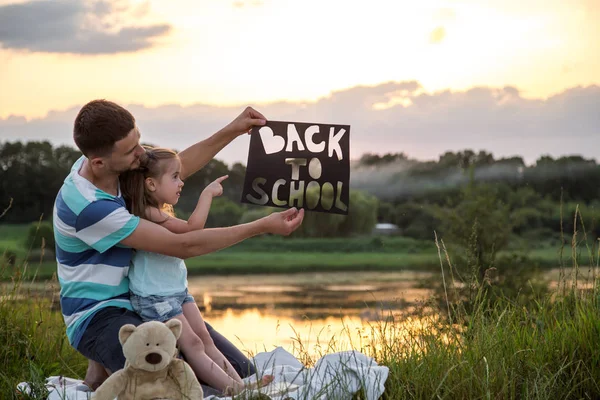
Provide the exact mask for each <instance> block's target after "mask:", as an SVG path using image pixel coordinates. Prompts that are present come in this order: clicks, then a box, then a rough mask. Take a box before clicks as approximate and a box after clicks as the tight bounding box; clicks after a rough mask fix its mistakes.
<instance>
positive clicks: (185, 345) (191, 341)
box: [181, 335, 205, 352]
mask: <svg viewBox="0 0 600 400" xmlns="http://www.w3.org/2000/svg"><path fill="white" fill-rule="evenodd" d="M181 347H182V350H183V351H184V352H185V351H186V350H187V351H193V352H199V351H202V352H203V351H205V346H204V343H203V342H202V339H200V338H199V337H198V336H196V335H193V336H192V337H189V338H182V341H181Z"/></svg>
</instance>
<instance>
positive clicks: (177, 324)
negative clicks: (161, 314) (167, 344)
mask: <svg viewBox="0 0 600 400" xmlns="http://www.w3.org/2000/svg"><path fill="white" fill-rule="evenodd" d="M165 324H166V325H167V328H169V329H170V330H171V332H173V335H175V338H176V339H179V336H180V335H181V321H179V320H178V319H176V318H173V319H170V320H168V321H167V322H165Z"/></svg>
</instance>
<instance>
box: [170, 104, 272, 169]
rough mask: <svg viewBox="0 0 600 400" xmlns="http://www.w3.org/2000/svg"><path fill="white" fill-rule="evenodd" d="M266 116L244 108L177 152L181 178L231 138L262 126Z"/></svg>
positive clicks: (208, 159) (206, 160)
mask: <svg viewBox="0 0 600 400" xmlns="http://www.w3.org/2000/svg"><path fill="white" fill-rule="evenodd" d="M265 123H266V118H265V117H264V116H263V115H262V114H261V113H259V112H258V111H256V110H254V109H253V108H252V107H246V109H245V110H244V111H243V112H242V113H241V114H240V115H239V116H238V117H237V118H236V119H234V120H233V121H231V122H230V123H229V124H228V125H227V126H225V127H224V128H223V129H221V130H220V131H218V132H217V133H215V134H213V135H212V136H211V137H209V138H207V139H204V140H202V141H200V142H198V143H196V144H194V145H192V146H190V147H188V148H187V149H185V150H183V151H181V152H179V158H180V160H181V179H183V180H185V179H186V178H187V177H189V176H190V175H193V174H195V173H196V172H197V171H198V170H199V169H200V168H202V167H204V166H205V165H206V164H208V162H209V161H210V160H212V159H213V158H214V157H215V156H216V155H217V153H218V152H219V151H221V150H223V148H224V147H225V146H227V145H228V144H229V143H231V141H232V140H233V139H235V138H236V137H238V136H240V135H242V134H244V133H246V132H249V131H250V130H251V129H252V127H253V126H262V125H264V124H265Z"/></svg>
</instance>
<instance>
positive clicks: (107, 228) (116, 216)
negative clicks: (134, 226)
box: [77, 207, 131, 246]
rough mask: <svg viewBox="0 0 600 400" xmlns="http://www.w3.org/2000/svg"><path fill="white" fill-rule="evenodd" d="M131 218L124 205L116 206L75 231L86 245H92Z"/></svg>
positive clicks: (115, 230)
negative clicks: (95, 220) (93, 222)
mask: <svg viewBox="0 0 600 400" xmlns="http://www.w3.org/2000/svg"><path fill="white" fill-rule="evenodd" d="M130 219H131V214H130V213H129V212H128V211H127V209H125V208H124V207H121V208H117V209H116V210H114V211H113V212H111V213H110V214H108V215H107V216H106V217H104V218H102V219H101V220H100V221H98V222H96V223H95V224H93V225H90V226H88V227H87V228H85V229H82V230H80V231H79V232H78V233H77V237H78V238H79V239H81V240H83V241H84V242H85V243H87V244H88V245H90V246H91V245H92V244H94V243H96V242H98V241H100V240H102V239H104V238H106V237H108V236H110V235H111V234H113V233H115V232H117V231H118V230H119V229H121V228H122V227H124V226H125V224H127V222H129V220H130Z"/></svg>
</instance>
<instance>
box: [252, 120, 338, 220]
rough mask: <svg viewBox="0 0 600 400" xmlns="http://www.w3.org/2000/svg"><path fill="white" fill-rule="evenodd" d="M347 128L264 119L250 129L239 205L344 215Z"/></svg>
mask: <svg viewBox="0 0 600 400" xmlns="http://www.w3.org/2000/svg"><path fill="white" fill-rule="evenodd" d="M349 154H350V125H328V124H311V123H304V122H283V121H267V124H266V125H263V126H260V127H254V128H253V129H252V132H251V135H250V150H249V153H248V164H247V167H246V178H245V181H244V191H243V192H242V202H243V203H249V204H256V205H261V206H270V207H282V208H290V207H296V208H304V209H305V210H307V211H320V212H326V213H334V214H343V215H347V214H348V206H349V204H348V203H349V198H350V192H349V190H350V188H349V183H350V157H349Z"/></svg>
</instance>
